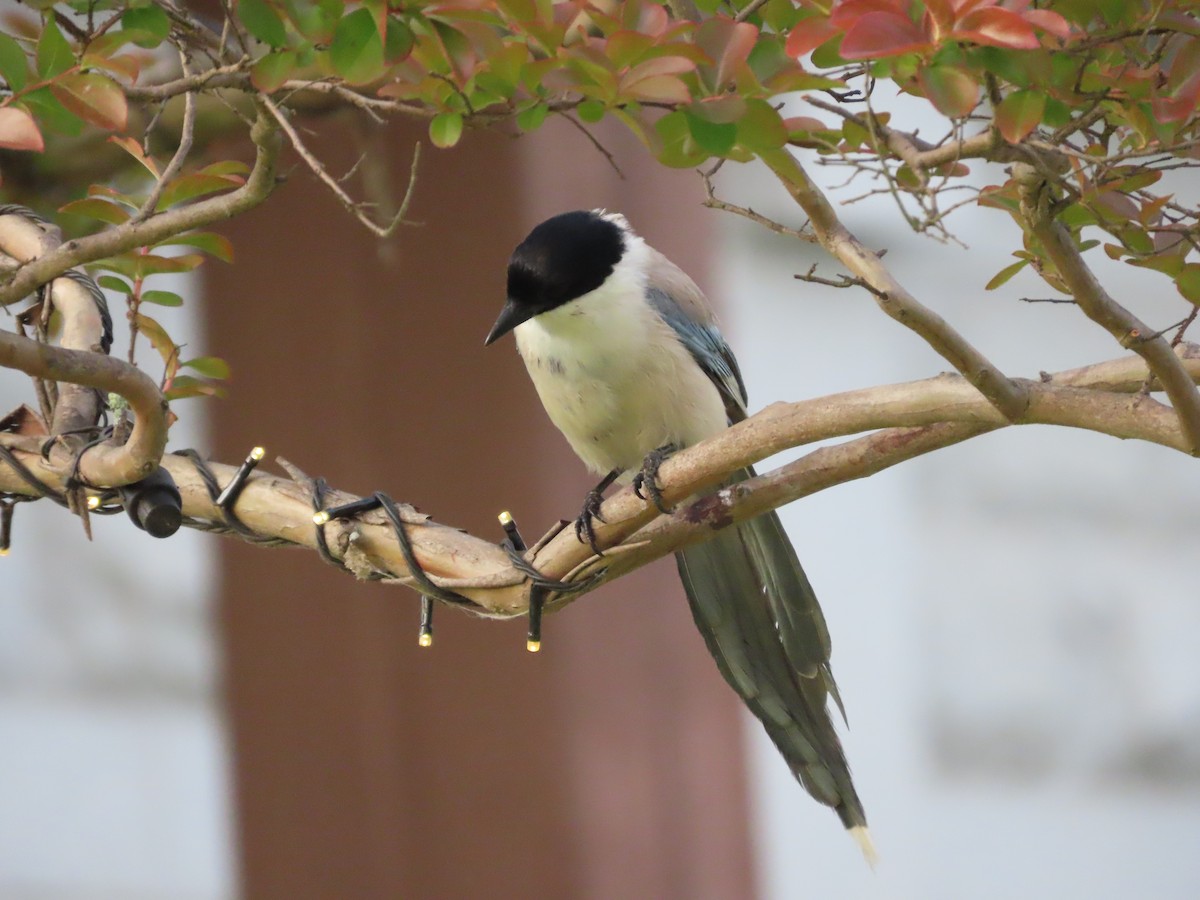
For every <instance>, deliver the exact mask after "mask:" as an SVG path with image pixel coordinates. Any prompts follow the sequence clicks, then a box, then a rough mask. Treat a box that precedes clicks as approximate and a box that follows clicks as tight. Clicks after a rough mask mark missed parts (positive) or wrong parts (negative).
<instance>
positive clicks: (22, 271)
mask: <svg viewBox="0 0 1200 900" xmlns="http://www.w3.org/2000/svg"><path fill="white" fill-rule="evenodd" d="M250 138H251V140H253V141H254V144H255V146H256V147H257V153H256V156H255V160H254V167H253V168H252V169H251V170H250V174H249V176H247V178H246V183H245V184H243V185H242V186H241V187H239V188H237V189H235V190H232V191H230V192H229V193H227V194H220V195H219V196H216V197H210V198H208V199H206V200H199V201H197V202H196V203H192V204H189V205H188V206H184V207H180V208H179V209H173V210H170V211H168V212H163V213H158V214H157V215H153V216H150V217H149V218H148V219H146V220H145V221H142V222H136V223H126V224H125V225H120V226H117V227H116V228H109V229H106V230H104V231H101V232H98V233H96V234H93V235H90V236H89V237H85V238H79V239H78V240H73V241H67V242H66V243H65V244H63V245H62V246H60V247H58V248H57V249H55V250H52V251H50V252H49V253H46V254H45V255H44V256H40V257H38V258H37V259H35V260H33V261H32V262H29V263H27V264H26V265H23V266H21V267H20V268H19V269H18V270H17V272H16V274H15V275H13V277H12V279H11V280H9V281H8V282H7V283H6V284H4V286H3V287H2V288H0V306H7V305H9V304H10V303H15V302H17V301H18V300H21V299H22V298H23V297H26V296H28V295H29V294H31V293H32V292H33V291H35V290H36V289H37V288H39V287H40V286H41V285H43V284H45V283H46V282H48V281H50V280H51V279H53V278H56V277H57V276H59V275H61V274H62V273H63V272H65V271H66V270H67V269H70V268H71V267H72V266H78V265H82V264H83V263H88V262H92V261H93V260H97V259H103V258H104V257H106V256H113V255H115V254H117V253H122V252H124V251H126V250H130V249H132V248H134V247H145V246H148V245H152V244H155V243H157V242H158V241H160V240H162V239H163V238H166V237H170V236H171V235H175V234H179V233H180V232H183V231H189V230H191V229H193V228H203V227H204V226H206V225H211V224H212V223H213V222H219V221H221V220H223V219H229V218H232V217H233V216H236V215H239V214H240V213H243V212H246V211H247V210H248V209H250V208H252V207H254V206H257V205H258V204H259V203H261V202H262V201H263V200H265V199H266V198H267V196H268V195H269V194H270V193H271V191H272V190H273V189H274V187H275V161H276V158H277V156H278V154H279V137H278V133H277V131H276V127H275V124H274V122H273V121H272V120H271V117H270V114H269V113H268V112H267V111H266V110H264V109H262V108H260V109H259V113H258V118H257V119H256V120H255V122H254V125H253V126H252V127H251V129H250Z"/></svg>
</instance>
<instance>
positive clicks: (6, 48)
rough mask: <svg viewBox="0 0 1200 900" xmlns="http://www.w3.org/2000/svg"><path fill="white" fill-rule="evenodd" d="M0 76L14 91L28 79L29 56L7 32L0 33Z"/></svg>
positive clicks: (23, 85) (21, 86)
mask: <svg viewBox="0 0 1200 900" xmlns="http://www.w3.org/2000/svg"><path fill="white" fill-rule="evenodd" d="M0 77H2V78H3V79H4V80H5V82H7V84H8V86H9V87H10V88H12V89H13V90H14V91H19V90H21V88H23V87H25V84H26V83H27V82H28V81H29V58H28V57H27V56H26V55H25V51H24V50H23V49H21V45H20V44H18V43H17V42H16V41H14V40H13V39H12V38H11V37H9V36H8V35H7V34H3V33H0Z"/></svg>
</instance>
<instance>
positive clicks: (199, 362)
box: [180, 356, 229, 379]
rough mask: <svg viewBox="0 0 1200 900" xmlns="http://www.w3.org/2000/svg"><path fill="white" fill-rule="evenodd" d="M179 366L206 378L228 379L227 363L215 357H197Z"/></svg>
mask: <svg viewBox="0 0 1200 900" xmlns="http://www.w3.org/2000/svg"><path fill="white" fill-rule="evenodd" d="M180 365H181V366H187V367H188V368H189V369H195V370H196V371H197V372H199V373H200V374H201V375H203V376H205V377H206V378H220V379H224V378H228V377H229V363H227V362H225V360H223V359H220V358H219V357H216V356H197V357H196V358H195V359H189V360H188V361H187V362H183V363H180Z"/></svg>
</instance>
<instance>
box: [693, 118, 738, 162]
mask: <svg viewBox="0 0 1200 900" xmlns="http://www.w3.org/2000/svg"><path fill="white" fill-rule="evenodd" d="M684 115H685V116H687V124H688V131H689V132H691V135H692V138H693V139H694V140H695V141H696V146H698V147H699V148H700V149H702V150H704V151H705V152H707V153H709V154H710V155H712V156H724V155H725V154H726V153H728V152H729V151H730V150H732V149H733V145H734V144H735V143H737V133H738V129H737V125H735V124H733V123H732V122H709V121H708V120H706V119H702V118H700V116H697V115H695V114H693V113H692V112H690V111H686V112H685V113H684Z"/></svg>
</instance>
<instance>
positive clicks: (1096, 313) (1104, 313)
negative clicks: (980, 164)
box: [1013, 164, 1200, 456]
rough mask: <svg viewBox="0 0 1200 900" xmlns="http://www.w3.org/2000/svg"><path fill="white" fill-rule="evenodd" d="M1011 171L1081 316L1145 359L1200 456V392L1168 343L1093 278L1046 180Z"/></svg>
mask: <svg viewBox="0 0 1200 900" xmlns="http://www.w3.org/2000/svg"><path fill="white" fill-rule="evenodd" d="M1013 175H1014V177H1015V178H1016V180H1017V182H1018V183H1019V184H1020V186H1021V215H1022V218H1024V219H1025V222H1026V223H1027V224H1028V226H1029V228H1030V230H1031V231H1032V232H1033V234H1034V236H1035V237H1037V239H1038V240H1039V241H1041V244H1042V247H1043V249H1045V251H1046V256H1047V257H1049V259H1050V261H1051V262H1053V263H1054V266H1055V268H1057V269H1058V272H1059V275H1060V276H1061V277H1062V280H1063V283H1064V284H1065V285H1066V286H1067V288H1068V289H1069V290H1070V292H1071V296H1072V297H1074V298H1075V302H1076V304H1077V305H1078V306H1079V308H1080V309H1081V310H1083V312H1084V314H1085V315H1086V316H1087V317H1088V318H1089V319H1091V320H1092V321H1093V322H1095V323H1096V324H1097V325H1100V326H1101V327H1102V328H1104V329H1105V330H1106V331H1107V332H1108V333H1109V334H1111V335H1112V336H1113V337H1114V338H1116V340H1117V342H1118V343H1119V344H1120V345H1121V346H1122V347H1126V348H1128V349H1130V350H1133V351H1134V352H1135V353H1137V354H1138V355H1139V356H1141V357H1142V359H1144V360H1145V361H1146V365H1147V366H1149V368H1150V371H1151V373H1153V375H1154V377H1155V378H1157V379H1158V380H1159V381H1160V382H1161V383H1162V386H1163V389H1164V390H1165V391H1166V393H1167V396H1168V397H1169V398H1170V399H1171V404H1172V405H1173V406H1174V407H1175V411H1176V413H1177V414H1178V416H1179V423H1180V426H1181V427H1182V429H1183V433H1184V435H1185V449H1186V450H1187V452H1188V453H1190V454H1191V455H1192V456H1200V393H1198V392H1197V391H1196V386H1195V384H1194V382H1193V379H1192V378H1191V376H1190V375H1189V373H1188V372H1187V370H1186V369H1185V368H1184V366H1183V365H1182V363H1181V362H1180V360H1179V358H1178V357H1177V356H1176V355H1175V354H1174V353H1173V352H1171V345H1170V343H1169V342H1168V341H1167V340H1166V338H1164V337H1163V336H1162V335H1160V334H1157V333H1155V331H1154V329H1152V328H1150V327H1149V326H1148V325H1146V324H1145V323H1144V322H1142V320H1141V319H1139V318H1138V317H1137V316H1135V315H1134V314H1133V313H1132V312H1130V311H1129V310H1128V309H1126V308H1125V307H1124V306H1122V305H1121V304H1120V303H1118V302H1117V301H1116V300H1114V299H1113V298H1112V296H1111V295H1110V294H1109V293H1108V291H1106V290H1105V289H1104V286H1103V285H1102V284H1100V282H1099V281H1098V280H1097V279H1096V276H1095V275H1094V274H1093V273H1092V270H1091V269H1090V268H1089V267H1088V264H1087V263H1086V262H1084V260H1083V255H1082V254H1081V253H1080V252H1079V248H1078V247H1076V246H1075V242H1074V241H1073V240H1071V236H1070V234H1068V232H1067V229H1066V228H1064V227H1063V225H1062V223H1061V222H1059V221H1057V220H1056V219H1055V218H1054V217H1053V215H1052V214H1051V212H1050V203H1049V196H1048V193H1047V191H1046V182H1045V179H1044V178H1043V177H1042V176H1041V175H1040V174H1039V173H1038V172H1037V171H1036V170H1035V169H1033V168H1032V167H1031V166H1028V165H1024V164H1019V165H1017V166H1015V167H1014V168H1013Z"/></svg>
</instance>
